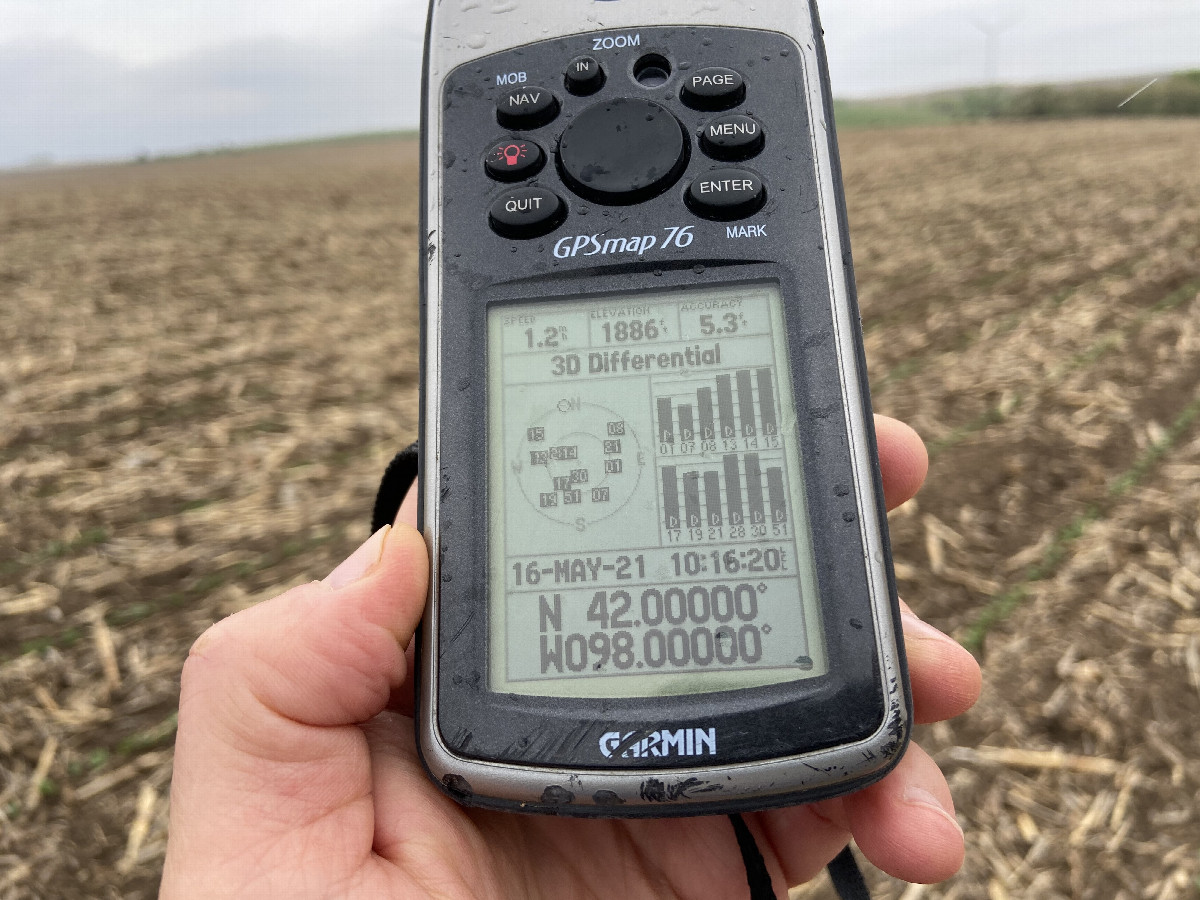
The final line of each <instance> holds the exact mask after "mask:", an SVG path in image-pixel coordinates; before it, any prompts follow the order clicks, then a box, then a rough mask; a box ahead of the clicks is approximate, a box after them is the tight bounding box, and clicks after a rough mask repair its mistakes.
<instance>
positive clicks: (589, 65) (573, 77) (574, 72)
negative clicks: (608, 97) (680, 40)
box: [563, 56, 604, 97]
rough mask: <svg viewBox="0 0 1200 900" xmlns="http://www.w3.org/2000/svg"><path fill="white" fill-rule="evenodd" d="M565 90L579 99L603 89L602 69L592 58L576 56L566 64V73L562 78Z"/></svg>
mask: <svg viewBox="0 0 1200 900" xmlns="http://www.w3.org/2000/svg"><path fill="white" fill-rule="evenodd" d="M563 77H564V79H565V80H566V83H567V90H568V91H570V92H571V93H572V94H575V95H576V96H579V97H586V96H587V95H588V94H594V93H596V91H598V90H600V88H602V87H604V69H602V68H600V63H599V62H598V61H597V60H596V59H595V57H592V56H577V57H575V58H574V59H573V60H571V61H570V62H569V63H567V71H566V74H565V75H564V76H563Z"/></svg>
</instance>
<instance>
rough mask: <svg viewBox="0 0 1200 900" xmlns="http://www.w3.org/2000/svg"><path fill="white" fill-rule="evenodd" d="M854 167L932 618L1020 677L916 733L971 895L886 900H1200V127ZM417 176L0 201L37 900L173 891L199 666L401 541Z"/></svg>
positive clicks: (13, 190) (390, 149)
mask: <svg viewBox="0 0 1200 900" xmlns="http://www.w3.org/2000/svg"><path fill="white" fill-rule="evenodd" d="M841 140H842V153H843V161H844V164H845V176H846V186H847V195H848V201H849V205H850V220H851V229H852V236H853V243H854V251H855V259H856V267H857V275H858V283H859V289H860V295H861V300H862V308H863V318H864V324H865V329H866V335H867V336H866V341H867V355H868V359H869V363H870V367H871V377H872V383H873V389H874V396H875V402H876V406H877V408H878V410H879V411H880V412H885V413H889V414H892V415H897V416H900V417H902V418H905V419H906V420H908V421H910V422H911V423H912V424H914V425H915V426H916V427H917V428H918V430H919V431H920V432H921V433H922V435H923V436H924V437H925V439H926V440H927V441H928V442H929V444H930V448H931V453H932V456H933V462H932V466H931V472H930V478H929V482H928V486H927V487H926V488H925V490H924V491H923V492H922V493H921V495H920V496H919V498H918V499H917V501H916V502H914V503H910V504H908V505H907V506H906V507H904V508H902V509H901V510H899V511H897V512H895V513H893V517H892V529H893V543H894V546H895V555H896V559H897V563H898V565H897V568H898V572H899V577H900V585H901V590H902V593H903V594H904V596H905V597H906V599H908V600H909V601H910V602H911V603H912V604H913V606H914V607H915V608H916V609H917V610H918V611H919V612H920V613H922V614H923V615H924V616H925V617H926V618H928V619H929V620H931V621H932V622H934V623H935V624H937V625H939V626H941V627H943V628H945V629H947V630H950V631H952V632H953V633H954V634H956V636H958V637H959V638H960V639H962V640H964V641H971V642H972V644H973V645H974V646H977V647H978V648H979V652H980V658H981V660H982V662H983V665H984V671H985V692H984V697H983V700H982V701H981V702H980V704H979V706H978V707H977V708H976V710H975V711H973V712H972V713H970V714H969V715H968V716H967V717H965V718H964V719H963V720H961V721H959V722H955V723H952V724H949V725H939V726H932V727H928V728H923V729H921V730H920V739H921V741H922V743H923V744H924V745H925V746H926V747H927V748H928V749H930V750H931V752H933V753H934V755H935V757H936V758H937V759H938V760H939V761H940V762H941V763H942V765H943V766H944V768H945V769H946V771H947V774H948V776H949V778H950V782H951V786H952V788H953V790H954V794H955V799H956V802H957V805H958V812H959V819H960V821H961V822H962V823H963V825H964V828H965V830H966V834H967V844H968V848H967V863H966V866H965V868H964V870H963V872H962V874H960V875H959V876H957V877H956V878H955V879H953V880H952V881H950V882H948V883H947V884H945V885H942V886H938V887H931V888H928V889H921V888H909V887H908V886H906V885H903V884H897V883H895V882H893V881H891V880H889V879H887V878H886V877H884V876H882V875H880V874H879V873H871V880H872V882H873V885H874V891H875V894H876V896H878V897H881V898H890V900H898V898H904V900H916V898H918V897H920V898H944V900H945V898H963V900H965V898H978V897H988V898H1001V897H1012V898H1032V897H1036V898H1039V900H1055V898H1068V897H1069V898H1095V900H1101V898H1103V900H1111V898H1123V900H1134V898H1158V900H1172V898H1176V900H1183V898H1188V897H1195V896H1196V893H1197V887H1196V878H1197V877H1198V875H1200V857H1198V854H1200V814H1198V813H1197V812H1195V809H1196V808H1197V807H1198V806H1200V803H1198V802H1197V801H1198V792H1200V763H1198V762H1197V760H1200V737H1198V736H1197V729H1196V727H1195V723H1196V722H1197V721H1200V599H1198V598H1200V533H1198V528H1200V524H1198V518H1200V403H1198V401H1197V396H1198V395H1200V296H1198V295H1200V169H1198V168H1197V167H1196V166H1195V165H1194V155H1195V147H1197V146H1200V123H1196V122H1191V121H1186V120H1180V121H1171V122H1166V121H1163V122H1159V121H1139V122H1135V123H1127V122H1104V123H1090V122H1073V123H1069V124H1055V123H1047V124H1037V125H1015V124H1007V125H1000V126H991V125H985V126H970V127H960V128H922V129H911V130H903V131H871V132H867V131H858V132H849V133H846V134H843V135H842V137H841ZM415 150H416V148H415V144H413V143H412V142H409V141H403V140H397V141H385V142H367V143H363V144H358V145H341V146H327V147H305V148H293V149H285V150H272V151H262V152H256V153H246V154H236V155H225V156H216V157H211V158H206V159H196V160H181V161H171V162H161V163H151V164H146V165H140V166H123V167H113V168H102V169H90V170H79V171H74V172H48V173H37V174H20V175H8V176H2V177H0V308H2V309H3V316H0V347H2V348H3V353H2V354H0V509H2V512H0V898H2V900H9V898H32V897H38V898H41V897H55V898H76V897H97V896H99V897H131V898H140V897H152V896H154V893H155V887H156V884H157V875H158V867H159V866H160V865H161V860H162V852H163V846H164V841H165V825H166V808H167V800H166V790H167V786H168V782H169V778H170V771H171V769H170V766H171V755H170V747H171V741H172V737H173V733H174V710H175V700H176V691H177V678H178V672H179V668H180V666H181V665H182V661H183V658H184V657H185V656H186V653H187V648H188V646H189V645H190V643H191V642H192V641H193V640H194V639H195V637H196V636H197V635H198V634H199V633H200V632H201V631H202V630H203V628H204V627H206V626H207V625H208V624H209V623H211V622H212V621H213V620H214V619H216V618H218V617H220V616H223V615H226V614H228V613H230V612H232V611H234V610H237V609H239V608H241V607H243V606H245V605H247V604H249V603H253V602H255V601H256V600H258V599H261V598H262V597H264V596H270V595H271V594H273V593H275V591H276V590H277V589H278V588H280V587H282V586H286V585H290V584H293V583H296V582H299V581H303V580H308V579H311V578H318V577H322V576H323V575H324V574H326V572H327V571H328V570H329V569H330V568H331V567H332V566H333V565H334V564H335V563H336V561H337V560H338V559H340V558H341V557H342V556H343V555H344V554H345V553H347V552H348V551H349V550H350V549H352V547H353V546H354V545H356V544H357V543H358V542H359V541H360V540H361V539H363V538H364V537H365V536H366V530H367V518H368V516H369V510H370V504H371V499H372V496H373V491H374V488H375V483H376V480H377V478H378V475H379V474H380V472H381V471H382V468H383V466H384V464H385V463H386V460H387V459H388V458H389V457H390V455H391V453H392V452H393V451H394V450H395V449H396V448H397V447H399V446H401V445H403V444H405V443H407V442H408V441H409V440H410V439H411V438H412V436H413V434H414V432H415V420H416V396H415V387H416V380H415V379H416V363H417V360H416V356H417V334H416V298H415V285H416V266H417V240H418V237H417V234H416V171H415V165H416V153H415ZM795 896H798V897H805V898H818V897H822V898H823V897H828V896H830V894H829V893H828V887H827V886H824V885H821V884H817V885H814V886H811V887H808V888H802V889H800V890H798V891H796V892H795Z"/></svg>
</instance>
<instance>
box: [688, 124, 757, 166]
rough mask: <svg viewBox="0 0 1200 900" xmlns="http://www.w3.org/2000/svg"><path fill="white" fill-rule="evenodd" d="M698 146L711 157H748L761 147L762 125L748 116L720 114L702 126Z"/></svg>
mask: <svg viewBox="0 0 1200 900" xmlns="http://www.w3.org/2000/svg"><path fill="white" fill-rule="evenodd" d="M700 147H701V149H702V150H703V151H704V152H705V153H706V154H707V155H709V156H711V157H712V158H713V159H749V158H750V157H752V156H754V155H755V154H756V153H758V152H759V151H760V150H762V148H763V130H762V126H761V125H759V124H758V123H757V122H755V121H754V120H753V119H752V118H750V117H749V116H721V117H720V118H719V119H713V121H711V122H709V123H708V124H707V125H705V126H704V130H703V131H702V132H701V133H700Z"/></svg>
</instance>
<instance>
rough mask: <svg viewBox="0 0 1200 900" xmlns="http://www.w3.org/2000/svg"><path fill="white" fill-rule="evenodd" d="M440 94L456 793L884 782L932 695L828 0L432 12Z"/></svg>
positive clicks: (433, 330)
mask: <svg viewBox="0 0 1200 900" xmlns="http://www.w3.org/2000/svg"><path fill="white" fill-rule="evenodd" d="M735 11H736V16H731V13H733V12H735ZM425 76H426V82H425V89H424V90H425V93H424V130H423V137H422V141H423V143H422V169H421V171H422V189H423V205H422V206H423V208H422V216H423V228H422V235H423V236H424V239H425V245H424V247H423V249H424V257H423V260H422V262H423V266H422V271H421V278H422V283H421V303H422V306H421V311H422V340H423V343H422V392H421V460H420V468H421V478H422V481H421V511H420V518H421V526H422V528H423V530H424V533H425V536H426V539H427V541H428V542H429V545H430V549H431V557H432V570H431V584H432V588H431V592H430V597H429V603H428V607H427V611H426V615H425V618H424V620H423V623H422V628H421V631H420V635H419V644H418V653H419V664H418V670H419V672H418V679H419V690H418V707H419V711H418V746H419V749H420V753H421V756H422V759H423V760H424V763H425V766H426V767H427V768H428V770H429V772H430V774H431V775H432V777H433V778H434V779H435V780H436V781H437V782H438V783H439V784H440V785H441V786H442V787H443V788H444V789H445V790H446V791H447V792H449V793H450V794H451V795H453V796H454V797H455V798H457V799H458V800H460V801H462V802H464V803H468V804H475V805H480V806H486V807H492V808H500V809H509V810H524V811H531V812H555V813H559V814H570V815H585V816H587V815H592V816H598V815H602V816H652V815H686V814H694V813H717V812H721V813H727V812H735V811H741V810H750V809H756V808H765V807H770V806H776V805H782V804H786V803H795V802H802V801H807V800H813V799H818V798H823V797H829V796H832V795H835V794H839V793H845V792H847V791H850V790H853V789H855V788H859V787H862V786H864V785H866V784H868V783H870V782H872V781H874V780H876V779H878V778H880V777H882V775H883V774H884V773H885V772H886V771H887V770H888V769H890V767H891V766H892V765H894V764H895V763H896V762H897V761H898V759H899V758H900V755H901V754H902V753H903V751H904V748H905V746H906V743H907V740H908V734H909V730H910V724H911V714H910V706H911V703H910V699H909V691H908V683H907V674H906V669H905V663H904V654H903V648H902V645H901V637H900V629H899V611H898V607H897V601H896V594H895V587H894V579H893V575H892V571H891V562H890V555H889V549H888V539H887V523H886V518H885V510H884V505H883V495H882V490H881V486H880V479H879V470H878V461H877V458H876V451H875V444H874V430H873V426H872V420H871V412H870V399H869V396H868V391H867V385H866V380H865V378H866V376H865V365H864V361H863V350H862V338H861V333H860V327H859V320H858V311H857V302H856V299H855V294H854V282H853V275H852V270H851V262H850V249H849V243H848V235H847V227H846V217H845V211H844V204H843V197H842V188H841V176H840V170H839V164H838V155H837V149H836V142H835V136H834V131H833V119H832V111H831V103H830V98H829V89H828V75H827V71H826V65H825V58H824V51H823V47H822V43H821V31H820V26H819V24H818V21H817V14H816V9H815V7H814V6H812V5H810V4H805V3H800V2H794V0H758V2H757V3H756V4H754V5H750V6H747V5H734V4H730V3H723V4H719V3H699V4H696V3H692V4H681V3H679V2H677V0H636V2H635V0H613V2H602V0H544V2H531V0H518V2H512V3H506V4H502V5H497V4H495V3H492V2H490V0H483V2H472V3H434V4H433V8H432V11H431V14H430V21H429V31H428V37H427V52H426V73H425Z"/></svg>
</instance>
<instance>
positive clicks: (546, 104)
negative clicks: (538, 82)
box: [496, 87, 559, 128]
mask: <svg viewBox="0 0 1200 900" xmlns="http://www.w3.org/2000/svg"><path fill="white" fill-rule="evenodd" d="M558 108H559V107H558V98H557V97H555V96H554V95H553V94H552V93H550V91H548V90H546V89H545V88H543V87H519V88H513V89H512V90H511V91H508V92H506V93H505V94H504V95H503V96H502V97H501V98H500V100H499V102H498V103H497V104H496V119H497V121H499V123H500V124H501V125H503V126H504V127H505V128H538V127H540V126H542V125H545V124H547V123H548V122H552V121H554V117H555V116H557V115H558Z"/></svg>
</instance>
